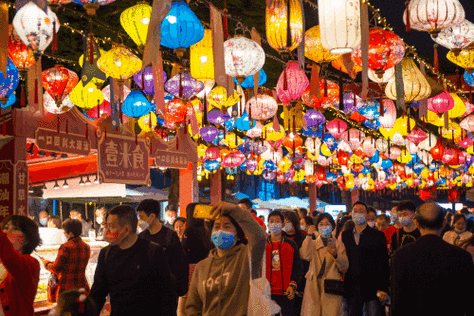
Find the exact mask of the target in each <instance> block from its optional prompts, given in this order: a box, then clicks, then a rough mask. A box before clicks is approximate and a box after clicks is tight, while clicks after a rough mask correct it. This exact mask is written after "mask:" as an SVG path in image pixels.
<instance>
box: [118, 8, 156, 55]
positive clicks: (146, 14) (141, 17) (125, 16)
mask: <svg viewBox="0 0 474 316" xmlns="http://www.w3.org/2000/svg"><path fill="white" fill-rule="evenodd" d="M150 18H151V6H150V5H148V4H147V3H146V2H139V3H137V4H136V5H134V6H133V7H130V8H127V9H125V10H124V11H123V12H122V14H120V24H122V27H123V28H124V30H125V32H127V34H128V35H129V36H130V37H131V38H132V40H133V41H134V42H135V44H137V46H138V48H139V50H143V49H144V48H145V44H146V38H147V34H148V24H150Z"/></svg>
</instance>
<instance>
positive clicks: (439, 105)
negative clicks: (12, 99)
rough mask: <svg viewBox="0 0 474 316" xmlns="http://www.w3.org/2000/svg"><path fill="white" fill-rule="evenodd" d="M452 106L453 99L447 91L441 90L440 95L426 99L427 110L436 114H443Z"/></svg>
mask: <svg viewBox="0 0 474 316" xmlns="http://www.w3.org/2000/svg"><path fill="white" fill-rule="evenodd" d="M453 107H454V99H453V97H452V96H451V95H450V94H449V93H448V92H447V91H443V93H441V94H440V95H437V96H436V97H433V98H430V99H428V110H430V111H432V112H434V113H437V114H443V113H444V112H447V111H449V110H451V109H452V108H453Z"/></svg>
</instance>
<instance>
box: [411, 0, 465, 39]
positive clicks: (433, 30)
mask: <svg viewBox="0 0 474 316" xmlns="http://www.w3.org/2000/svg"><path fill="white" fill-rule="evenodd" d="M407 12H409V15H410V16H409V17H408V18H407ZM465 16H466V14H465V12H464V8H463V7H462V5H461V3H460V2H459V1H458V0H411V1H410V2H409V4H408V8H407V10H405V13H404V14H403V21H404V22H405V24H407V21H408V19H409V20H410V23H409V25H410V27H411V28H413V29H415V30H418V31H426V32H429V33H430V34H431V35H432V36H433V37H435V38H436V37H437V36H438V34H439V32H440V31H441V30H442V29H445V28H448V27H453V26H456V25H459V24H461V22H462V21H464V18H465Z"/></svg>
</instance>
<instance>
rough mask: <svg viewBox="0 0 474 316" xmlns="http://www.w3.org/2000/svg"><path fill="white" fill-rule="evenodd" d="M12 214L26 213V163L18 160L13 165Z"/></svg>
mask: <svg viewBox="0 0 474 316" xmlns="http://www.w3.org/2000/svg"><path fill="white" fill-rule="evenodd" d="M14 188H15V189H14V190H15V200H14V214H16V215H24V216H26V215H28V214H27V213H28V165H27V164H26V161H18V162H17V163H16V165H15V187H14Z"/></svg>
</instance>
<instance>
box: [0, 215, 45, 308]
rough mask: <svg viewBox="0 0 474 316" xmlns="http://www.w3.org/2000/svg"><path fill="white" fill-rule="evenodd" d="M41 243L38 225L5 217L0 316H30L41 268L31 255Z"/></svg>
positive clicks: (0, 242)
mask: <svg viewBox="0 0 474 316" xmlns="http://www.w3.org/2000/svg"><path fill="white" fill-rule="evenodd" d="M40 243H41V239H40V235H39V229H38V224H36V222H35V221H34V220H32V219H29V218H28V217H26V216H19V215H12V216H10V217H8V218H7V219H6V220H5V222H4V224H3V227H2V230H0V315H6V316H9V315H12V316H22V315H33V314H34V309H33V302H34V300H35V295H36V290H37V288H38V283H39V276H40V264H39V262H38V260H36V259H35V258H33V257H32V256H31V255H30V254H31V253H32V252H33V251H34V250H35V248H36V247H37V246H38V245H39V244H40Z"/></svg>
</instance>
